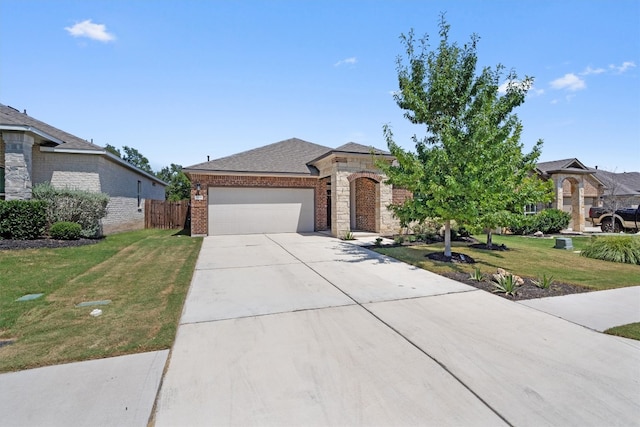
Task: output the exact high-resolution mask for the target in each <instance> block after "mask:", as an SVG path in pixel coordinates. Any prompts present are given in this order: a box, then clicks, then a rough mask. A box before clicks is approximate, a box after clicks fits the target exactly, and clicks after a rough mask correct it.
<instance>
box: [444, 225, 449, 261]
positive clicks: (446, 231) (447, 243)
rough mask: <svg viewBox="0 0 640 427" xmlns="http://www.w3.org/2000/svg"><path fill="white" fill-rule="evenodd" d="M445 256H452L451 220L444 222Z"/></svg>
mask: <svg viewBox="0 0 640 427" xmlns="http://www.w3.org/2000/svg"><path fill="white" fill-rule="evenodd" d="M444 256H446V257H449V258H451V220H446V221H445V222H444Z"/></svg>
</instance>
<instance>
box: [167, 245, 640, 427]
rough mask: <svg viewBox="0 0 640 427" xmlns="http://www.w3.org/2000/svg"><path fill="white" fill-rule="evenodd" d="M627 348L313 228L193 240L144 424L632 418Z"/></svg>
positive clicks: (632, 376) (639, 353)
mask: <svg viewBox="0 0 640 427" xmlns="http://www.w3.org/2000/svg"><path fill="white" fill-rule="evenodd" d="M638 420H640V348H638V347H637V346H635V345H632V344H630V343H629V341H628V340H625V339H622V338H617V337H612V336H607V335H602V334H599V333H597V332H595V331H592V330H588V329H586V328H583V327H581V326H578V325H575V324H573V323H570V322H567V321H565V320H563V319H560V318H557V317H554V316H551V315H548V314H546V313H543V312H540V311H538V310H535V309H532V308H530V307H526V306H523V305H519V304H514V303H513V302H510V301H507V300H504V299H502V298H499V297H496V296H493V295H490V294H487V293H485V292H484V291H480V290H477V289H475V288H472V287H469V286H466V285H464V284H461V283H458V282H455V281H452V280H449V279H446V278H443V277H441V276H438V275H435V274H432V273H430V272H427V271H425V270H422V269H418V268H415V267H412V266H409V265H406V264H404V263H400V262H397V261H394V260H392V259H390V258H387V257H383V256H380V255H378V254H375V253H374V252H371V251H369V250H367V249H363V248H360V247H358V246H355V245H351V244H348V243H345V242H342V241H340V240H338V239H334V238H330V237H327V236H324V235H319V234H309V235H300V234H270V235H248V236H216V237H207V238H205V241H204V243H203V247H202V250H201V252H200V256H199V259H198V263H197V266H196V271H195V274H194V278H193V281H192V284H191V288H190V290H189V294H188V296H187V301H186V304H185V308H184V311H183V316H182V319H181V324H180V326H179V329H178V334H177V338H176V342H175V344H174V347H173V349H172V352H171V355H170V361H169V366H168V370H167V373H166V375H165V377H164V380H163V383H162V387H161V391H160V394H159V397H158V400H157V407H156V412H155V419H154V421H155V425H157V426H180V425H394V426H399V425H481V426H487V425H581V426H582V425H605V424H607V425H609V424H617V425H638Z"/></svg>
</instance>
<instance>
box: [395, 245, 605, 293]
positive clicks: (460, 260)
mask: <svg viewBox="0 0 640 427" xmlns="http://www.w3.org/2000/svg"><path fill="white" fill-rule="evenodd" d="M459 240H464V241H467V242H468V243H470V244H469V247H472V248H475V249H483V250H493V251H508V250H509V249H508V248H507V247H506V246H505V245H493V246H492V247H491V248H489V247H488V246H487V245H486V244H485V243H479V242H478V241H477V240H475V239H473V238H462V239H459ZM416 244H424V242H405V243H403V244H402V246H412V245H416ZM426 257H427V258H429V259H431V260H434V261H440V262H452V263H456V264H475V262H476V261H475V260H474V259H473V258H472V257H470V256H469V255H464V254H460V253H458V252H452V253H451V257H445V256H444V252H435V253H431V254H428V255H426ZM441 275H442V276H444V277H448V278H449V279H453V280H455V281H458V282H462V283H464V284H466V285H469V286H473V287H474V288H478V289H482V290H483V291H487V292H490V293H492V294H494V295H498V296H501V297H502V298H506V299H509V300H512V301H519V300H527V299H534V298H546V297H556V296H562V295H570V294H578V293H583V292H591V291H592V289H589V288H585V287H583V286H577V285H572V284H569V283H560V282H554V283H553V284H552V285H551V286H550V287H549V288H548V289H540V288H539V287H537V286H536V285H535V284H534V283H533V280H536V279H535V278H528V277H523V278H522V279H523V280H524V284H523V285H521V286H519V287H518V288H517V290H516V295H515V296H511V295H506V294H504V293H502V292H493V291H494V290H495V289H496V286H495V285H494V283H493V281H492V280H491V277H487V275H485V277H484V279H483V280H482V281H480V282H478V281H477V280H473V279H471V277H469V273H460V272H448V273H442V274H441Z"/></svg>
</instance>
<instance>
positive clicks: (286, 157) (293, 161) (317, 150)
mask: <svg viewBox="0 0 640 427" xmlns="http://www.w3.org/2000/svg"><path fill="white" fill-rule="evenodd" d="M328 151H331V148H329V147H325V146H323V145H318V144H314V143H311V142H307V141H303V140H301V139H298V138H290V139H286V140H284V141H280V142H276V143H273V144H269V145H265V146H264V147H259V148H254V149H253V150H249V151H244V152H242V153H238V154H233V155H231V156H228V157H222V158H220V159H214V160H211V161H209V162H204V163H199V164H197V165H193V166H189V167H187V168H185V169H195V170H201V171H212V172H213V171H220V172H264V173H269V172H270V173H291V174H305V175H317V173H318V171H317V170H316V169H315V168H314V167H312V166H309V165H307V163H309V162H310V161H311V160H313V159H315V158H316V157H318V156H321V155H322V154H324V153H326V152H328Z"/></svg>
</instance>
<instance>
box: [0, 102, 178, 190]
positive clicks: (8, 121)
mask: <svg viewBox="0 0 640 427" xmlns="http://www.w3.org/2000/svg"><path fill="white" fill-rule="evenodd" d="M0 129H9V130H18V131H24V132H32V133H35V134H37V135H38V136H40V137H41V138H43V139H44V140H45V141H48V142H51V143H53V144H55V150H59V149H68V150H80V151H94V152H100V153H101V154H103V155H104V156H106V157H108V158H110V159H112V160H113V161H115V162H116V163H119V164H121V165H122V166H125V167H127V168H130V169H132V170H135V171H136V172H138V173H140V174H142V175H145V176H147V177H148V178H151V179H153V180H154V181H156V182H158V183H160V184H162V185H167V183H166V182H164V181H162V180H161V179H160V178H158V177H156V176H155V175H153V174H150V173H147V172H145V171H143V170H141V169H139V168H137V167H136V166H134V165H132V164H131V163H128V162H126V161H124V160H122V159H121V158H120V157H118V156H116V155H113V154H111V153H109V152H108V151H106V150H105V149H104V147H100V146H98V145H95V144H92V143H90V142H88V141H85V140H84V139H82V138H78V137H77V136H75V135H72V134H70V133H68V132H65V131H63V130H60V129H58V128H55V127H53V126H51V125H49V124H47V123H45V122H42V121H40V120H37V119H34V118H33V117H31V116H29V115H27V114H26V112H24V113H21V112H20V111H18V110H16V109H15V108H13V107H9V106H7V105H4V104H0Z"/></svg>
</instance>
